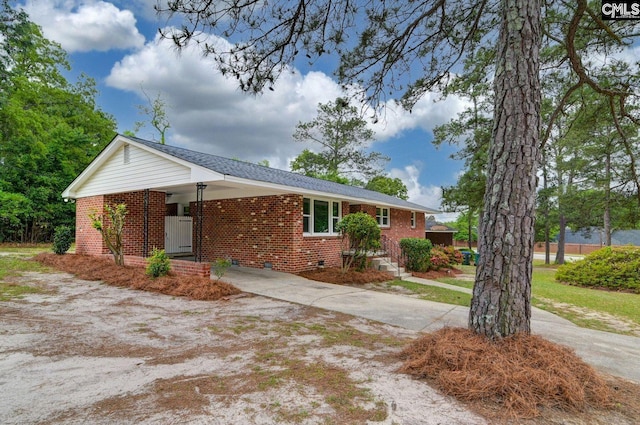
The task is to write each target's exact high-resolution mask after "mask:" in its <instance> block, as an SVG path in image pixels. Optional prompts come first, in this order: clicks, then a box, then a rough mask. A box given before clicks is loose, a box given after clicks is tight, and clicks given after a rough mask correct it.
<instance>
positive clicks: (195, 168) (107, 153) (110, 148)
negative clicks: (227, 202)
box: [62, 135, 225, 199]
mask: <svg viewBox="0 0 640 425" xmlns="http://www.w3.org/2000/svg"><path fill="white" fill-rule="evenodd" d="M124 145H132V146H135V147H136V148H139V149H141V150H144V151H145V152H149V153H152V154H153V155H157V156H159V157H161V158H164V159H166V160H168V161H171V162H174V163H177V164H180V165H182V166H184V167H187V168H189V169H190V170H191V182H192V183H198V182H207V181H209V182H213V181H220V180H224V177H225V176H224V174H220V173H217V172H215V171H213V170H210V169H208V168H205V167H201V166H199V165H196V164H193V163H192V162H189V161H185V160H183V159H180V158H176V157H174V156H171V155H167V154H166V153H164V152H161V151H158V150H155V149H151V148H149V147H148V146H146V145H143V144H141V143H137V142H136V141H135V140H131V139H128V138H127V137H125V136H122V135H117V136H116V137H115V138H114V139H113V140H112V141H111V142H110V143H109V144H108V145H107V146H106V147H105V148H104V149H103V150H102V152H100V153H99V154H98V156H97V157H96V158H95V159H94V160H93V161H91V163H90V164H89V165H88V166H87V168H85V169H84V171H82V173H80V175H79V176H78V177H76V178H75V179H74V180H73V181H72V182H71V184H70V185H69V186H67V188H66V189H65V190H64V191H63V192H62V197H63V198H65V199H69V198H71V199H74V198H75V197H76V193H77V190H78V189H79V188H80V187H82V185H83V184H84V183H85V182H86V181H87V180H88V179H89V178H90V177H91V176H92V175H93V174H94V173H95V172H96V171H97V170H99V169H100V167H101V166H102V165H103V164H104V163H105V162H107V160H109V158H111V156H112V155H113V154H114V153H115V152H116V151H117V150H118V149H119V148H120V147H121V146H124ZM141 189H143V188H141ZM115 193H118V192H115Z"/></svg>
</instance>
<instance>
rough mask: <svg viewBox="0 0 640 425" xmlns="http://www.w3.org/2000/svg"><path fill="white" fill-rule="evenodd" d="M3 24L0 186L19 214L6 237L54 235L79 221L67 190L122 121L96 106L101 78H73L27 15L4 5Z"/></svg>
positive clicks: (34, 238)
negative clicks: (64, 72)
mask: <svg viewBox="0 0 640 425" xmlns="http://www.w3.org/2000/svg"><path fill="white" fill-rule="evenodd" d="M1 7H2V11H1V14H2V19H1V22H0V73H1V74H2V78H0V191H2V192H3V193H4V195H2V196H3V197H5V198H7V199H9V198H10V199H11V202H12V203H13V204H14V205H15V206H16V210H15V211H16V215H15V217H13V219H12V220H11V223H10V224H9V225H8V227H3V228H2V230H0V238H2V239H4V240H11V241H29V242H36V241H41V240H50V238H51V237H52V235H53V231H54V229H55V227H56V226H58V225H68V226H73V224H74V206H73V205H72V204H70V203H65V202H63V200H62V199H61V197H60V193H61V192H62V191H63V189H64V188H65V187H66V186H67V185H68V184H70V183H71V182H72V181H73V179H74V178H75V177H76V176H77V175H78V174H79V173H80V172H81V171H82V170H83V169H84V168H85V167H86V166H87V165H88V164H89V162H90V161H91V160H92V159H93V158H94V157H95V155H97V154H98V153H99V152H100V150H101V149H102V148H103V147H104V146H105V145H106V143H107V142H108V141H109V140H110V139H111V138H112V137H113V135H114V134H115V122H114V120H113V118H112V117H110V116H108V115H107V114H105V113H104V112H102V111H101V110H100V109H99V108H97V106H96V104H95V97H96V94H97V92H96V89H95V82H94V81H93V80H91V79H90V78H87V77H85V76H82V77H81V78H80V80H79V81H78V82H77V83H76V84H70V83H68V82H67V81H66V80H65V78H64V77H63V76H62V74H61V72H60V69H68V67H69V66H68V63H67V60H66V53H65V52H64V51H63V50H62V49H61V48H60V46H59V45H57V44H56V43H53V42H51V41H49V40H47V39H46V38H44V37H43V36H42V34H41V31H40V28H39V27H38V26H36V25H35V24H33V23H32V22H30V21H29V19H28V16H27V15H26V14H25V13H24V12H23V11H19V10H14V9H12V8H11V7H10V4H9V2H8V1H6V0H5V1H3V2H2V6H1Z"/></svg>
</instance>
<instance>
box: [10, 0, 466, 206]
mask: <svg viewBox="0 0 640 425" xmlns="http://www.w3.org/2000/svg"><path fill="white" fill-rule="evenodd" d="M155 2H156V0H130V1H120V0H112V1H102V0H100V1H96V0H23V1H21V2H20V6H22V7H23V8H24V9H25V10H26V11H27V13H29V15H30V17H31V20H32V21H33V22H35V23H37V24H38V25H40V26H41V27H42V29H43V33H44V35H45V37H47V38H49V39H51V40H54V41H56V42H58V43H60V44H61V45H62V47H63V48H64V49H65V50H66V51H67V52H68V53H69V55H70V56H69V58H70V62H71V66H72V72H71V73H70V74H69V79H70V80H71V81H75V79H76V78H77V76H78V75H79V74H80V73H85V74H87V75H88V76H90V77H92V78H93V79H95V80H96V82H97V85H98V90H99V92H100V94H99V97H98V103H99V105H100V107H101V108H102V109H103V110H104V111H106V112H108V113H110V114H112V115H113V116H114V117H115V118H116V121H117V123H118V131H120V132H124V131H125V130H132V129H133V128H134V123H135V122H136V121H140V120H143V119H144V118H145V117H144V116H143V115H140V114H139V112H138V109H137V105H143V104H146V103H147V101H146V99H145V97H144V96H143V93H142V89H144V91H145V92H146V93H147V94H148V95H149V96H150V97H151V98H154V97H155V96H156V95H157V93H160V95H161V97H162V98H163V100H164V101H165V102H166V104H167V108H166V112H167V115H168V119H169V122H170V123H171V128H170V129H169V131H168V133H167V143H168V144H171V145H176V146H182V147H186V148H189V149H194V150H198V151H202V152H208V153H212V154H216V155H221V156H226V157H231V158H239V159H243V160H247V161H253V162H257V161H260V160H264V159H267V160H268V161H269V163H270V164H271V166H272V167H276V168H281V169H289V163H290V161H291V160H292V159H293V158H295V156H297V155H298V154H299V153H300V152H301V151H302V149H304V148H312V145H307V144H302V143H296V142H294V141H293V139H292V137H291V135H292V134H293V131H294V128H295V125H296V124H297V123H298V122H300V121H302V122H305V121H309V120H311V119H313V118H314V117H315V115H316V109H317V105H318V103H326V102H328V101H330V100H334V99H335V98H336V97H337V96H340V95H343V92H342V91H341V89H340V86H339V85H338V84H337V82H336V80H335V78H333V77H332V74H331V72H332V69H329V68H327V67H326V66H323V65H318V66H317V68H312V69H305V70H299V69H294V70H293V71H294V72H292V73H288V74H287V75H284V76H283V77H282V78H281V79H280V80H278V81H277V82H276V84H275V87H274V88H275V90H274V91H273V92H271V91H269V92H265V94H264V95H262V96H258V97H254V96H251V95H247V94H244V93H242V92H240V91H239V90H238V89H237V86H236V83H235V82H234V81H232V80H229V79H227V78H225V77H223V76H222V75H221V74H220V73H218V72H217V71H216V70H215V68H214V66H213V63H212V61H211V60H210V59H206V58H204V57H203V56H202V55H201V53H200V52H199V51H197V50H195V49H186V50H184V51H183V52H181V54H177V53H176V51H175V49H174V48H173V46H172V45H171V44H170V43H169V42H168V41H166V40H161V39H160V38H159V36H158V28H160V27H164V26H166V25H167V22H166V20H165V19H164V18H158V17H157V16H156V15H155V12H154V10H153V5H154V4H155ZM210 41H211V42H214V43H220V44H226V43H227V41H226V40H224V39H221V38H217V37H212V38H211V39H210ZM330 62H331V60H328V61H323V63H325V64H326V63H330ZM437 99H438V97H437V95H431V96H426V97H425V98H423V99H422V100H421V101H420V102H419V103H418V104H417V105H416V106H415V107H414V108H413V110H412V113H411V114H410V113H408V112H407V111H404V110H402V108H401V107H399V106H398V105H396V104H395V102H394V101H393V100H390V101H387V104H386V106H387V108H386V114H385V119H382V120H380V121H379V122H378V123H377V124H375V125H374V124H371V128H372V129H373V130H374V131H375V132H376V141H375V142H374V143H373V145H372V146H371V149H372V150H375V151H378V152H382V153H384V154H386V155H387V156H389V157H391V161H390V162H389V164H388V166H387V169H386V171H387V173H388V174H389V175H390V176H392V177H399V178H401V179H402V180H403V181H404V183H405V185H406V186H407V188H408V189H409V197H410V200H411V201H413V202H416V203H419V204H422V205H425V206H429V207H434V208H438V207H439V205H440V193H441V191H440V187H441V186H443V185H444V186H448V185H452V184H454V183H455V181H456V176H457V174H458V173H459V172H460V169H461V167H462V163H461V162H460V161H454V160H452V159H450V158H449V155H450V154H451V153H452V152H453V151H454V150H455V148H452V147H448V146H444V147H442V148H441V149H440V150H436V149H435V148H434V147H433V146H432V144H431V140H432V133H431V130H432V129H433V127H434V126H436V125H438V124H442V123H445V122H447V121H448V120H449V119H450V118H452V117H454V116H455V114H456V113H457V112H459V111H461V110H462V108H463V107H464V102H463V101H462V100H460V99H456V98H450V99H447V100H446V101H438V100H437ZM138 136H139V137H143V138H147V139H151V140H153V139H154V138H157V135H156V134H154V131H153V130H152V129H151V128H143V129H141V130H140V131H139V132H138ZM439 218H442V219H445V218H446V217H445V216H441V217H439Z"/></svg>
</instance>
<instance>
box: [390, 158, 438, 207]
mask: <svg viewBox="0 0 640 425" xmlns="http://www.w3.org/2000/svg"><path fill="white" fill-rule="evenodd" d="M389 175H390V176H391V177H392V178H396V177H397V178H399V179H400V180H402V182H403V183H404V184H405V186H407V194H408V195H409V201H411V202H415V203H416V204H419V205H424V206H426V207H430V208H435V209H437V208H439V207H440V201H441V200H442V189H441V188H440V187H439V186H434V185H429V186H425V185H423V184H422V183H420V164H411V165H407V166H405V167H404V168H402V169H399V168H393V169H391V171H390V172H389Z"/></svg>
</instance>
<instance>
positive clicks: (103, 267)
mask: <svg viewBox="0 0 640 425" xmlns="http://www.w3.org/2000/svg"><path fill="white" fill-rule="evenodd" d="M33 259H34V260H35V261H38V262H39V263H42V264H44V265H46V266H49V267H53V268H55V269H58V270H62V271H64V272H67V273H71V274H73V275H75V276H76V277H78V278H80V279H84V280H101V281H103V282H104V283H107V284H109V285H114V286H121V287H127V288H131V289H139V290H142V291H150V292H159V293H161V294H166V295H174V296H178V297H189V298H191V299H194V300H202V301H214V300H219V299H222V298H225V297H228V296H231V295H236V294H239V293H240V292H241V291H240V290H239V289H238V288H236V287H235V286H233V285H231V284H229V283H226V282H223V281H214V280H211V279H209V278H206V277H200V276H178V275H174V274H171V273H170V274H169V275H168V276H163V277H158V278H151V277H149V276H147V275H146V274H145V270H144V268H142V267H131V266H116V265H115V263H114V262H113V260H110V259H107V258H100V257H93V256H88V255H77V254H64V255H56V254H51V253H42V254H38V255H36V256H35V257H34V258H33Z"/></svg>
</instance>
